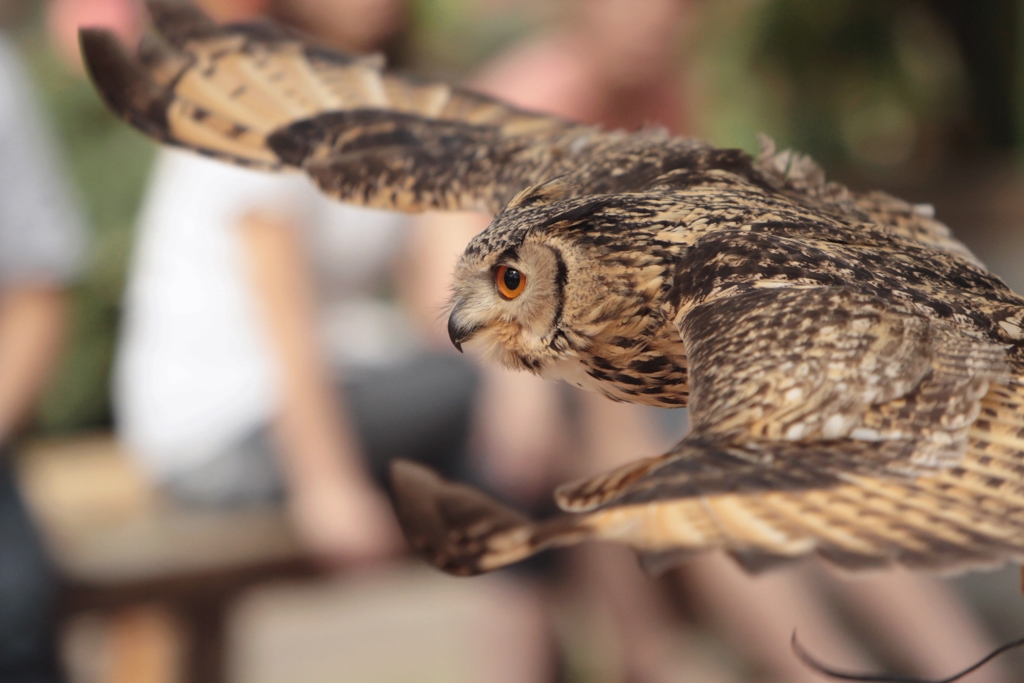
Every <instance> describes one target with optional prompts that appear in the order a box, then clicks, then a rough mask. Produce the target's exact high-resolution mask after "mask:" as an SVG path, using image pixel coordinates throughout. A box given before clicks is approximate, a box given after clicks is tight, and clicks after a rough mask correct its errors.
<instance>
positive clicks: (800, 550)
mask: <svg viewBox="0 0 1024 683" xmlns="http://www.w3.org/2000/svg"><path fill="white" fill-rule="evenodd" d="M1022 404H1024V385H1013V386H999V385H996V386H993V387H992V388H991V389H990V390H989V392H988V394H987V395H986V396H985V397H984V398H983V399H982V401H981V405H982V410H983V414H985V415H989V416H993V417H991V418H990V419H989V420H987V421H986V422H984V423H981V421H978V423H976V424H975V426H974V427H973V428H972V429H971V432H970V436H969V444H968V447H967V451H966V453H965V454H964V456H963V458H962V460H961V461H960V462H959V463H958V464H957V465H956V466H954V467H949V468H940V469H937V470H935V471H933V472H932V473H930V474H928V475H924V476H918V477H911V476H892V475H890V474H888V473H884V472H883V473H882V474H880V475H879V474H871V473H869V472H870V469H871V467H872V466H878V465H881V464H883V463H884V458H882V457H880V456H879V455H878V454H877V453H874V452H873V450H874V449H873V448H872V446H873V444H869V443H861V444H855V443H846V444H843V445H841V446H838V447H837V445H836V444H788V445H779V446H778V447H776V448H769V449H764V448H762V449H761V450H758V451H752V450H750V449H745V448H740V447H737V446H735V445H731V444H715V443H714V442H708V441H706V440H700V439H692V438H687V439H684V440H683V442H681V443H680V444H679V445H678V446H676V447H675V448H673V449H672V450H671V451H670V452H669V453H666V454H665V455H664V456H662V457H660V458H658V460H659V461H660V463H659V464H660V465H661V466H660V467H656V468H652V467H650V465H651V463H650V462H649V461H645V462H642V463H639V464H637V467H638V468H639V469H640V470H642V471H643V474H641V476H639V477H636V478H634V477H628V476H626V477H623V474H624V473H623V472H619V475H618V478H619V479H620V480H621V481H629V483H627V484H625V485H624V486H622V487H621V488H616V487H615V486H614V485H612V486H611V487H610V488H609V490H608V491H606V492H605V493H604V495H605V497H606V500H605V502H604V503H603V504H599V505H597V506H596V507H589V506H588V505H586V504H584V503H581V505H580V508H581V509H586V510H587V511H586V512H578V513H568V514H563V515H561V516H558V517H555V518H553V519H550V520H546V521H543V522H539V523H533V522H529V521H527V520H525V519H524V518H523V517H522V516H520V515H517V514H516V513H513V512H511V511H510V510H508V508H505V507H503V506H501V505H499V504H498V503H496V502H494V501H492V500H490V499H489V498H487V497H486V496H484V495H483V494H481V493H479V492H473V495H472V496H471V497H467V496H466V492H467V491H471V490H472V489H470V488H469V487H466V486H464V485H461V484H452V483H449V482H445V481H443V480H441V479H440V478H439V477H437V476H436V475H433V474H430V473H426V474H427V475H429V476H420V477H413V476H409V475H410V472H411V471H420V472H425V470H423V468H421V467H420V466H417V465H411V464H410V465H408V466H407V467H406V468H405V469H404V471H401V472H398V471H396V472H395V475H396V476H395V477H394V480H395V482H396V486H395V493H396V497H397V499H398V501H399V504H398V509H399V513H400V519H401V521H402V525H403V529H404V530H405V533H406V535H407V537H408V538H409V540H410V543H411V544H412V545H413V547H415V548H417V549H418V550H419V551H420V552H422V553H423V554H424V555H425V556H426V557H427V558H428V559H429V560H431V561H432V562H433V563H434V564H436V565H437V566H438V567H440V568H442V569H444V570H446V571H449V572H452V573H456V574H462V575H466V574H476V573H480V572H485V571H491V570H493V569H495V568H497V567H500V566H503V565H505V564H508V563H511V562H515V561H518V560H520V559H522V558H524V557H527V556H529V555H532V554H534V553H536V552H539V551H541V550H543V549H546V548H550V547H554V546H561V545H570V544H574V543H579V542H581V541H584V540H609V541H617V542H622V543H626V544H628V545H631V546H632V547H634V548H635V549H636V550H637V551H639V553H640V555H641V559H642V560H643V562H644V564H645V566H646V567H648V568H649V569H651V570H653V571H660V570H663V569H665V568H667V567H669V566H671V565H673V564H677V563H678V562H680V561H682V560H684V559H686V558H687V557H689V556H691V555H692V554H694V553H697V552H701V551H705V550H708V549H719V550H724V551H726V552H728V553H730V554H731V555H732V556H733V557H734V558H735V559H736V560H737V562H739V563H740V564H741V565H742V566H743V567H744V568H746V569H747V570H748V571H752V572H753V571H760V570H763V569H766V568H770V567H772V566H774V565H776V564H778V563H781V562H785V561H788V560H792V559H794V558H796V557H801V556H804V555H807V554H810V553H816V554H818V555H820V556H822V557H824V558H825V559H827V560H829V561H830V562H832V563H834V564H836V565H838V566H841V567H844V568H847V569H851V570H858V569H866V568H873V567H881V566H887V565H890V564H894V563H899V564H902V565H904V566H908V567H912V568H922V569H929V570H933V571H940V572H955V571H962V570H966V569H972V568H979V567H986V566H996V565H998V564H1001V563H1003V562H1005V561H1007V560H1011V559H1012V560H1017V561H1020V560H1022V559H1024V436H1022V435H1024V420H1022V419H1021V418H1020V417H1019V415H1018V413H1019V407H1020V406H1021V405H1022ZM996 416H998V417H996ZM1015 416H1016V417H1015ZM652 460H653V459H652ZM630 480H631V481H630ZM594 488H599V486H595V487H594ZM566 499H571V498H569V496H568V494H567V493H565V492H563V497H562V499H561V500H560V502H562V501H563V500H566ZM408 500H416V501H418V504H417V505H416V506H410V505H408V504H403V501H408ZM467 500H471V502H472V505H467ZM581 500H582V498H581ZM467 508H468V509H470V510H471V514H464V515H461V516H460V515H458V514H453V510H460V509H463V510H464V509H467ZM508 520H511V523H510V524H507V525H505V524H503V523H502V522H506V521H508ZM426 530H429V533H425V531H426Z"/></svg>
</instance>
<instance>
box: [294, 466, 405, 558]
mask: <svg viewBox="0 0 1024 683" xmlns="http://www.w3.org/2000/svg"><path fill="white" fill-rule="evenodd" d="M289 509H290V513H291V517H292V521H293V523H294V524H295V528H296V531H297V532H298V534H299V537H300V539H301V540H302V542H303V544H304V545H305V547H306V548H307V549H308V550H309V551H310V552H312V553H313V554H314V555H316V557H317V558H319V559H320V560H322V561H324V562H326V563H328V564H331V565H340V566H351V565H360V564H366V563H370V562H373V561H376V560H381V559H385V558H387V557H391V556H393V555H396V554H397V553H398V552H400V551H401V549H402V547H403V541H402V535H401V532H400V530H399V527H398V522H397V520H396V519H395V516H394V513H393V512H392V511H391V506H390V505H389V504H388V501H387V498H386V497H385V496H384V494H383V493H382V492H381V491H380V490H378V489H377V488H376V487H375V486H373V484H371V483H370V482H369V481H358V482H356V481H349V480H348V479H345V478H337V479H335V478H328V479H324V480H321V481H318V482H315V483H313V484H309V485H306V486H304V487H300V488H299V489H297V490H294V491H293V492H292V495H291V498H290V501H289Z"/></svg>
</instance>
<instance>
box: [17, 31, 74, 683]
mask: <svg viewBox="0 0 1024 683" xmlns="http://www.w3.org/2000/svg"><path fill="white" fill-rule="evenodd" d="M44 119H45V117H44V116H43V115H42V112H41V111H40V109H39V108H38V107H37V105H36V102H35V100H34V96H33V93H32V91H31V88H30V85H29V79H28V75H27V73H26V71H25V69H24V67H23V66H22V64H21V62H20V60H19V58H18V56H17V54H16V52H15V49H14V47H13V46H12V45H11V44H10V43H9V42H8V40H7V39H6V38H5V37H3V36H2V35H0V680H2V681H5V683H7V682H9V683H49V682H51V681H58V680H61V678H62V676H61V674H60V671H59V669H60V667H59V665H58V662H57V656H56V650H55V638H54V636H55V634H54V622H53V619H52V616H53V615H52V609H53V600H54V596H55V589H56V581H55V576H54V574H53V573H52V569H51V567H50V565H49V562H48V560H47V558H46V555H45V553H44V551H43V548H42V546H41V544H40V541H39V539H38V537H37V536H36V533H35V530H34V528H33V525H32V522H31V520H30V519H29V516H28V512H27V510H26V507H25V504H24V502H23V500H22V498H21V496H20V495H19V493H18V491H17V489H16V486H15V481H14V474H13V467H12V463H11V451H12V442H13V440H14V439H15V438H16V437H17V436H18V434H19V431H20V430H21V429H22V428H23V427H25V426H26V424H27V422H28V421H29V418H30V416H31V413H32V409H33V407H34V405H35V402H36V400H37V398H38V397H39V394H40V392H41V391H42V389H43V387H44V385H45V383H46V380H47V378H48V376H49V374H50V372H51V371H52V370H53V368H54V365H55V363H56V361H57V358H58V355H59V352H60V348H61V341H62V337H63V333H64V328H65V323H66V318H67V301H66V296H65V290H66V289H67V287H68V286H69V285H70V284H71V283H72V282H73V281H74V280H75V278H76V277H77V276H78V275H79V273H80V271H81V268H82V259H83V254H84V248H85V233H84V226H83V222H82V219H81V217H80V215H79V212H78V207H77V205H76V202H75V200H74V198H73V197H72V195H71V193H70V192H69V188H68V186H67V184H66V182H65V178H64V175H63V169H62V166H61V163H60V160H59V157H58V153H57V149H56V146H55V144H54V141H53V140H52V139H51V137H50V135H49V133H48V131H47V130H46V128H45V120H44Z"/></svg>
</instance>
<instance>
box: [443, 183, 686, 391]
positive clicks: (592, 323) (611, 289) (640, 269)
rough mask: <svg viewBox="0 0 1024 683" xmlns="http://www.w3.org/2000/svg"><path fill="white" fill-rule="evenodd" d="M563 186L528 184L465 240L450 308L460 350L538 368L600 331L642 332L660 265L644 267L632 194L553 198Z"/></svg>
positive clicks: (607, 334)
mask: <svg viewBox="0 0 1024 683" xmlns="http://www.w3.org/2000/svg"><path fill="white" fill-rule="evenodd" d="M562 189H563V188H561V187H560V186H559V185H557V184H554V185H552V184H550V183H549V184H547V185H544V186H541V187H539V188H533V189H531V190H528V191H527V192H525V193H523V195H521V196H520V197H517V198H516V199H515V200H513V201H512V202H511V203H510V204H509V206H508V207H507V208H506V209H505V210H504V211H503V212H502V213H501V214H499V215H498V216H497V217H496V218H495V220H494V222H493V223H492V224H491V225H490V226H489V227H488V228H487V229H486V230H484V231H483V232H481V233H480V234H479V235H477V236H476V237H475V238H474V239H473V240H472V241H471V242H470V243H469V245H468V246H467V248H466V251H465V253H464V254H463V255H462V257H461V259H460V260H459V263H458V265H457V266H456V270H455V279H454V285H453V290H454V292H453V296H452V301H451V312H450V315H449V318H448V335H449V336H450V337H451V340H452V343H453V344H454V345H455V346H456V348H458V349H459V350H460V351H461V350H462V348H463V346H466V345H471V347H472V348H473V349H474V350H477V351H479V352H481V353H482V354H483V355H484V356H485V357H487V358H488V359H490V360H492V361H495V362H497V363H499V364H501V365H503V366H505V367H508V368H512V369H519V370H529V371H531V372H534V373H537V374H543V373H544V372H545V370H546V369H547V368H548V367H549V366H550V365H551V364H553V363H555V362H557V361H559V360H562V359H565V358H567V357H570V356H574V355H583V354H584V353H585V352H586V351H587V349H588V348H590V347H591V346H592V345H593V344H594V343H595V342H596V341H609V340H610V339H614V338H616V337H618V338H629V339H639V337H640V336H642V335H643V334H644V331H645V329H647V328H649V327H650V313H651V311H652V310H655V309H656V308H657V303H656V302H655V301H654V299H656V298H657V297H658V296H660V295H661V293H662V291H661V290H662V289H664V288H663V287H661V280H663V279H664V275H665V273H666V270H665V268H664V267H663V264H662V265H659V266H655V267H653V268H652V267H650V266H651V261H652V255H651V254H650V253H648V252H647V251H645V250H644V248H643V247H644V239H643V238H642V237H641V234H642V233H643V232H644V230H643V226H637V225H636V224H635V223H632V222H631V218H632V217H633V216H634V215H635V214H634V211H633V209H634V208H635V205H636V201H635V199H634V198H635V197H636V196H635V195H591V196H584V197H564V195H563V197H562V198H556V199H554V200H552V197H553V196H555V197H557V195H556V194H555V193H558V192H559V191H560V190H562ZM637 247H639V249H638V248H637ZM652 278H653V279H655V280H658V282H656V283H653V287H652ZM645 317H646V319H645Z"/></svg>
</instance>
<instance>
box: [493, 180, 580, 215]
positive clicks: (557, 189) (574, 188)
mask: <svg viewBox="0 0 1024 683" xmlns="http://www.w3.org/2000/svg"><path fill="white" fill-rule="evenodd" d="M579 189H580V188H579V183H574V182H572V181H571V180H570V179H569V178H568V177H567V176H564V175H561V176H557V177H555V178H552V179H551V180H546V181H544V182H543V183H541V184H540V185H534V186H533V187H528V188H526V189H525V190H523V191H522V192H520V193H519V194H517V195H516V196H515V197H513V198H512V201H510V202H509V203H508V206H506V207H505V210H506V211H508V210H509V209H523V208H526V207H529V206H533V205H535V204H550V203H552V202H556V201H558V200H559V199H567V198H569V197H572V196H573V195H574V194H579Z"/></svg>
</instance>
